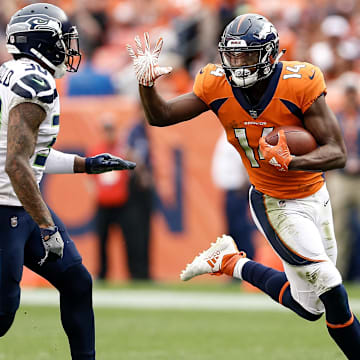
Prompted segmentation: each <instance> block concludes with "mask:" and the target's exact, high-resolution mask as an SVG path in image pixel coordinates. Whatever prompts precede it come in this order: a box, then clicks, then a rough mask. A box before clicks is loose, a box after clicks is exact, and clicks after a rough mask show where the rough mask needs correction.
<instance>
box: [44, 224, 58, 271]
mask: <svg viewBox="0 0 360 360" xmlns="http://www.w3.org/2000/svg"><path fill="white" fill-rule="evenodd" d="M40 234H41V240H42V242H43V245H44V249H45V256H44V257H43V258H42V259H41V260H40V262H39V265H40V266H42V265H43V264H44V263H45V261H46V259H48V258H49V261H55V260H57V259H61V258H62V257H63V252H64V241H63V239H62V237H61V235H60V233H59V231H58V227H57V226H53V227H49V228H40ZM49 255H50V257H49Z"/></svg>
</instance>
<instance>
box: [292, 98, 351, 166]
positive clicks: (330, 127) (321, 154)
mask: <svg viewBox="0 0 360 360" xmlns="http://www.w3.org/2000/svg"><path fill="white" fill-rule="evenodd" d="M304 125H305V127H306V129H307V130H309V131H310V132H311V133H312V135H313V136H314V137H315V139H316V142H317V143H318V144H319V147H318V148H317V149H315V150H314V151H312V152H310V153H308V154H305V155H302V156H295V157H293V158H292V161H291V163H290V164H289V170H322V171H327V170H332V169H339V168H343V167H344V166H345V163H346V147H345V143H344V139H343V137H342V134H341V129H340V125H339V123H338V121H337V119H336V117H335V115H334V113H333V112H332V110H331V109H330V108H329V106H328V105H327V104H326V101H325V97H324V96H320V97H319V98H318V99H317V100H316V101H315V102H314V103H313V104H312V105H311V106H310V108H309V109H308V110H307V111H306V112H305V114H304Z"/></svg>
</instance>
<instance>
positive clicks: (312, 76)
mask: <svg viewBox="0 0 360 360" xmlns="http://www.w3.org/2000/svg"><path fill="white" fill-rule="evenodd" d="M315 73H316V71H315V70H313V73H312V75H311V76H310V75H309V79H310V80H312V79H313V78H314V76H315Z"/></svg>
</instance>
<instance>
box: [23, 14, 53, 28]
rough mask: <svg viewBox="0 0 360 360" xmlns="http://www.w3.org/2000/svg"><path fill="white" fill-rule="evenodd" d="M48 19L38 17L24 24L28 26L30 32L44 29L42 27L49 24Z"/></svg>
mask: <svg viewBox="0 0 360 360" xmlns="http://www.w3.org/2000/svg"><path fill="white" fill-rule="evenodd" d="M49 21H50V19H45V18H40V17H32V18H30V19H29V20H27V21H26V22H27V23H29V24H30V30H33V29H39V28H42V27H44V25H48V24H49Z"/></svg>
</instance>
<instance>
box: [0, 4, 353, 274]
mask: <svg viewBox="0 0 360 360" xmlns="http://www.w3.org/2000/svg"><path fill="white" fill-rule="evenodd" d="M32 2H33V1H31V0H5V1H2V3H1V7H0V63H2V62H4V61H6V60H8V59H9V58H10V57H9V55H8V54H7V52H6V49H5V46H4V45H5V29H6V24H7V22H8V20H9V17H10V15H11V14H13V13H14V11H15V10H16V9H18V8H20V7H22V6H24V5H27V4H30V3H32ZM47 2H51V3H54V4H55V5H57V6H60V7H62V8H63V9H64V10H65V11H66V12H67V13H68V14H70V15H71V18H72V19H73V21H74V22H75V24H76V25H77V27H78V30H79V33H80V39H81V41H80V45H81V50H82V53H83V63H82V66H81V67H80V71H79V73H78V74H75V75H73V76H69V77H66V78H65V79H63V80H61V82H60V93H62V95H63V96H64V95H68V96H81V95H113V94H121V95H126V96H134V97H136V96H137V83H136V80H135V76H134V74H133V70H132V63H131V61H130V58H129V56H128V54H127V51H126V48H125V45H126V44H127V43H131V44H133V41H134V36H135V35H137V34H138V35H139V36H141V37H142V35H143V33H144V32H145V31H148V32H149V33H150V39H151V40H152V43H154V42H155V41H156V40H157V39H158V37H160V36H161V37H163V38H164V47H163V51H162V53H161V56H160V64H161V65H165V66H172V67H173V68H174V70H173V72H172V74H171V75H169V76H166V77H164V78H163V79H161V81H159V82H158V86H163V87H166V94H167V95H166V96H168V97H172V96H174V95H176V94H178V93H184V92H188V91H191V89H192V83H193V79H194V76H195V75H196V73H197V71H198V70H199V69H200V68H201V67H202V66H203V65H205V64H207V63H208V62H219V59H218V52H217V44H218V41H219V38H220V35H221V33H222V31H223V29H224V27H225V25H226V24H227V23H228V22H229V21H230V20H231V19H233V18H234V17H235V16H237V15H240V14H242V13H249V12H255V13H260V14H263V15H265V16H266V17H268V18H269V20H270V21H271V22H272V23H274V25H275V26H276V27H277V29H278V31H279V35H280V48H286V49H287V51H286V53H285V55H284V56H283V58H282V59H283V60H300V61H308V62H311V63H313V64H315V65H318V66H319V67H320V68H321V70H322V71H323V72H324V75H325V79H326V82H327V86H328V102H329V104H330V106H331V107H332V108H333V110H334V111H335V112H336V113H338V114H339V115H341V116H340V117H341V119H340V121H341V126H342V127H343V129H344V134H345V140H346V142H347V145H348V146H351V149H350V150H351V151H350V154H351V168H350V166H349V167H348V168H346V169H345V170H344V171H343V172H342V175H343V178H340V179H338V178H336V181H339V183H337V191H339V190H338V189H339V186H342V185H341V184H342V182H341V180H344V178H345V179H346V178H347V177H351V180H355V181H351V182H350V183H346V186H347V187H349V186H353V187H354V188H352V190H351V191H354V192H359V191H358V188H359V186H358V183H359V182H360V177H359V175H360V162H359V158H360V105H359V99H358V90H359V86H360V2H359V1H357V0H289V1H286V2H284V1H283V0H248V1H246V0H57V1H56V0H48V1H47ZM163 93H164V92H163ZM354 94H355V96H354ZM350 144H351V145H350ZM354 164H355V165H354ZM331 177H332V174H331V173H330V175H329V184H330V185H331V181H332V179H331ZM334 178H335V177H334ZM340 191H341V190H340ZM351 191H350V193H351ZM354 199H355V197H354ZM354 199H353V200H354ZM350 200H351V195H350V196H349V201H350ZM353 202H354V204H352V203H351V204H350V203H348V204H346V209H351V213H350V215H349V216H348V217H346V219H345V220H344V221H348V219H351V222H350V223H346V224H343V225H342V227H343V228H344V226H345V228H346V227H347V228H351V229H353V230H354V231H353V234H355V236H352V241H353V244H352V245H351V244H350V243H349V241H347V245H346V247H347V248H348V249H353V250H352V251H351V252H350V254H349V255H348V256H347V257H346V258H345V261H346V264H347V265H346V266H345V265H341V266H343V267H344V270H343V275H345V278H349V279H351V278H352V279H357V280H360V250H359V251H356V249H358V248H360V246H359V245H356V244H360V230H359V229H360V221H359V220H358V218H360V215H359V214H360V209H359V207H360V200H359V204H357V203H355V201H353ZM336 206H337V204H335V203H334V204H333V207H334V211H337V209H336ZM340 227H341V226H340V225H338V228H340ZM337 238H338V241H339V243H341V234H338V236H337ZM358 238H359V239H358ZM340 247H341V245H340ZM354 252H355V256H354ZM352 258H354V259H353V260H351V259H352ZM351 261H352V262H353V263H355V265H351ZM351 271H352V273H351Z"/></svg>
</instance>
